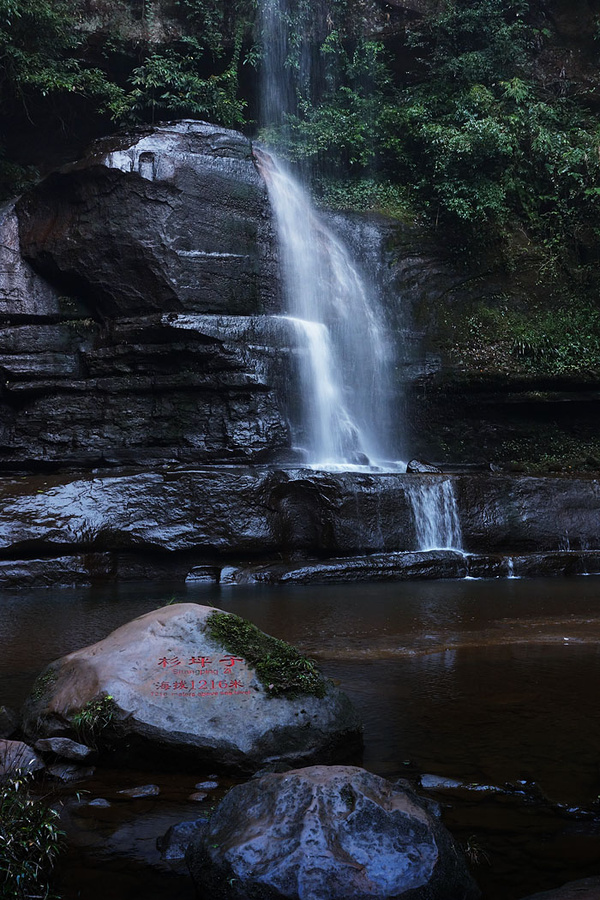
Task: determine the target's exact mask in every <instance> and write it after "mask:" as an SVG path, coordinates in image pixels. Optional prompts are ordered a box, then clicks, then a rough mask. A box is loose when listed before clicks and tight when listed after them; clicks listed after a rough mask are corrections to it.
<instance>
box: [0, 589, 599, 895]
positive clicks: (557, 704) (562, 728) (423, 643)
mask: <svg viewBox="0 0 600 900" xmlns="http://www.w3.org/2000/svg"><path fill="white" fill-rule="evenodd" d="M177 600H185V601H188V602H189V601H192V602H199V603H210V604H212V605H215V606H219V607H221V608H223V609H226V610H228V611H231V612H236V613H238V614H240V615H243V616H246V617H248V618H250V619H252V620H253V621H254V622H256V624H258V625H259V626H260V627H261V628H263V629H264V630H265V631H268V632H270V633H271V634H275V635H277V636H278V637H282V638H285V639H286V640H289V641H292V642H293V643H295V644H297V645H298V646H299V647H300V648H301V649H302V650H303V652H305V653H306V654H308V655H310V656H313V657H314V658H316V659H317V660H318V661H319V663H320V665H321V667H322V668H323V670H324V671H325V673H326V674H327V675H328V676H329V677H330V678H332V679H334V680H335V681H336V682H338V683H339V684H340V686H341V687H342V688H343V689H344V690H345V691H346V692H347V693H348V694H349V695H350V696H351V698H352V700H353V701H354V703H355V704H356V706H357V707H358V709H359V711H360V713H361V715H362V718H363V721H364V723H365V749H364V757H363V760H362V764H363V765H364V766H365V767H366V768H368V769H370V770H371V771H373V772H376V773H378V774H381V775H384V776H386V777H388V778H397V777H403V778H408V779H410V780H412V781H414V782H415V783H419V780H420V779H421V777H422V776H438V781H437V782H436V781H435V780H434V779H431V778H430V779H427V778H426V779H425V781H424V784H425V785H428V786H429V788H428V791H427V792H428V794H429V796H432V797H435V798H436V799H437V800H438V801H439V802H441V804H442V809H443V816H444V821H445V822H446V824H447V825H448V827H450V829H451V830H452V831H453V833H454V834H455V835H456V837H457V838H458V840H459V841H461V842H462V843H463V844H464V845H465V846H467V847H468V848H469V851H470V855H471V858H472V859H473V864H474V874H475V877H476V878H477V880H478V881H479V883H480V885H481V886H482V889H483V891H484V897H485V898H486V900H500V898H502V900H513V898H514V900H516V898H520V897H523V896H525V895H526V894H528V893H532V892H533V891H536V890H543V889H547V888H550V887H554V886H558V885H560V884H562V883H563V882H564V881H567V880H571V879H574V878H582V877H585V876H588V875H593V874H600V810H597V809H596V807H595V806H594V804H595V801H596V800H597V797H598V794H599V793H600V710H599V709H598V704H597V700H596V696H597V688H596V685H597V684H598V679H599V675H600V644H599V637H600V578H596V577H588V578H583V577H582V578H573V579H565V580H546V579H540V580H504V581H462V582H426V583H425V582H424V583H400V584H389V585H364V584H363V585H351V586H348V585H344V586H326V587H293V588H291V587H290V588H284V587H277V588H257V587H254V586H252V587H250V586H249V587H243V586H236V587H232V588H214V587H194V588H193V589H192V588H190V589H187V590H182V589H181V588H178V589H175V588H173V587H172V586H170V585H136V586H127V585H124V586H120V587H118V588H117V587H110V588H106V589H94V590H78V591H76V590H66V589H65V590H60V589H53V590H38V591H32V592H21V593H18V594H17V593H14V594H4V595H3V596H2V598H1V600H0V603H1V609H2V615H1V616H0V646H1V648H2V655H1V658H0V704H1V703H5V704H7V705H12V706H18V705H20V703H21V702H22V700H23V699H24V697H25V696H26V694H27V692H28V690H29V688H30V686H31V684H32V682H33V680H34V678H35V676H36V675H37V673H38V672H39V670H40V669H41V668H42V667H43V666H44V665H45V664H46V663H47V662H49V661H50V660H52V659H55V658H56V657H58V656H60V655H62V654H64V653H66V652H68V651H70V650H73V649H76V648H78V647H81V646H84V645H86V644H89V643H93V642H94V641H96V640H99V639H100V638H102V637H104V636H105V635H106V634H108V633H109V632H110V631H112V630H113V629H114V628H116V627H117V626H118V625H120V624H122V623H123V622H125V621H128V620H129V619H131V618H133V617H135V616H136V615H140V614H142V613H144V612H146V611H148V610H150V609H154V608H156V607H157V606H160V605H163V604H164V603H167V602H171V601H177ZM206 774H207V773H202V772H199V773H198V777H203V776H205V775H206ZM198 777H196V778H195V777H194V776H193V775H192V776H173V775H161V774H160V773H148V772H144V773H141V772H140V773H131V772H127V773H123V772H114V771H113V772H100V771H99V772H97V774H96V776H95V777H94V779H92V781H90V782H89V783H84V784H83V785H78V789H82V788H83V790H86V791H89V794H88V795H85V797H89V798H92V797H100V796H104V797H105V796H109V797H112V796H113V794H114V792H115V791H116V790H117V789H118V788H119V787H123V786H125V787H128V786H131V785H134V784H144V783H148V782H149V781H152V782H153V783H157V784H160V786H161V795H160V796H159V797H158V798H154V799H151V800H138V801H135V802H134V803H129V804H124V803H120V804H113V806H112V807H111V808H109V809H107V810H98V809H96V810H93V809H90V808H89V807H88V806H87V805H86V802H83V803H80V804H70V805H69V806H68V809H67V810H66V811H65V824H66V827H67V830H68V833H69V840H70V851H69V854H68V855H67V856H66V857H65V859H64V861H63V864H62V871H61V882H62V883H61V888H62V891H63V897H64V898H65V900H70V898H75V897H78V896H81V897H86V898H90V900H94V898H96V897H98V898H100V897H101V896H106V892H107V890H108V891H109V892H110V895H111V897H114V898H115V900H121V898H125V897H130V896H131V893H132V890H134V889H135V893H136V894H137V893H140V894H141V892H142V891H143V893H144V895H145V897H148V898H152V897H157V898H158V897H164V896H170V897H171V896H172V897H181V898H182V900H186V898H188V897H189V898H191V897H193V891H192V888H191V885H190V883H189V881H188V879H187V876H186V875H185V870H184V869H182V868H181V867H179V868H177V867H175V868H173V867H171V866H169V865H167V864H165V863H161V862H160V860H159V855H158V851H157V850H156V847H155V841H156V837H158V836H159V835H161V834H162V833H164V831H165V830H166V828H167V827H168V826H169V824H172V823H173V822H177V821H180V820H183V819H186V818H195V817H197V816H198V815H200V814H202V813H203V812H204V811H206V808H207V806H210V804H211V803H213V802H216V800H217V799H218V796H219V791H217V792H215V793H214V794H212V795H210V796H209V797H208V798H207V801H206V803H205V804H194V803H193V802H190V801H189V800H188V799H187V797H188V796H189V794H190V792H191V791H192V790H193V785H194V781H197V780H198ZM440 778H443V779H452V780H453V781H455V782H456V781H457V782H461V784H462V786H461V787H460V788H454V789H452V788H449V787H448V785H447V784H446V786H444V785H443V784H441V785H440V782H439V779H440ZM227 786H228V785H227V783H225V782H222V787H221V793H222V791H223V790H224V789H226V788H227ZM486 787H487V788H489V789H487V790H484V789H483V788H486ZM492 789H493V790H492ZM70 793H71V794H72V793H73V789H71V791H70ZM85 797H84V801H85ZM597 813H598V814H597ZM167 891H168V893H167Z"/></svg>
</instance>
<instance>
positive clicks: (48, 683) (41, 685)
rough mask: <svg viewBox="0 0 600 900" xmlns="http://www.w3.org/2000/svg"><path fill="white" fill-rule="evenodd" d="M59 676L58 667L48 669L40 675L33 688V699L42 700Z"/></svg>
mask: <svg viewBox="0 0 600 900" xmlns="http://www.w3.org/2000/svg"><path fill="white" fill-rule="evenodd" d="M57 678H58V674H57V672H56V669H46V671H45V672H42V673H41V675H38V677H37V678H36V679H35V681H34V683H33V687H32V689H31V699H32V700H36V701H37V700H41V699H42V697H43V696H44V694H46V693H48V691H49V690H50V688H51V687H53V685H54V684H55V683H56V680H57Z"/></svg>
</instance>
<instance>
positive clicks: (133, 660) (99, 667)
mask: <svg viewBox="0 0 600 900" xmlns="http://www.w3.org/2000/svg"><path fill="white" fill-rule="evenodd" d="M23 727H24V730H25V731H26V733H28V734H31V735H33V736H35V737H40V736H41V737H50V736H53V735H64V736H67V737H73V738H75V739H76V740H82V741H83V742H84V743H87V744H93V745H95V746H96V747H97V748H98V750H99V751H100V752H101V753H104V754H108V755H110V756H112V757H113V759H115V760H116V761H119V762H121V763H125V764H126V763H130V762H135V765H136V767H139V766H140V764H141V763H144V762H155V761H156V759H157V757H160V764H161V766H162V767H164V766H168V765H169V764H172V765H176V766H180V765H181V764H186V765H189V766H191V767H199V766H200V765H204V764H206V765H210V766H211V768H218V769H221V770H236V771H241V772H252V771H255V770H256V769H258V768H259V767H260V766H264V765H268V764H271V763H274V762H279V761H284V762H286V763H292V764H297V763H299V762H304V761H307V760H314V759H329V758H331V757H335V756H336V754H337V753H338V752H339V751H340V750H341V749H344V751H348V752H349V751H350V750H351V748H352V747H353V746H356V744H357V743H359V735H360V726H359V722H358V719H357V716H356V713H355V711H354V709H353V708H352V705H351V703H350V701H349V700H348V698H347V697H346V696H345V694H343V693H342V692H341V691H339V690H337V689H335V688H333V687H332V685H331V684H330V683H328V682H327V681H325V680H324V679H323V678H322V677H321V675H320V674H319V673H318V671H317V670H316V668H315V666H314V665H313V664H312V663H311V662H310V661H309V660H305V659H303V657H301V656H300V654H299V653H298V652H297V651H296V650H295V649H294V648H293V647H291V646H290V645H289V644H285V643H284V642H283V641H279V640H277V639H275V638H272V637H269V636H268V635H265V634H263V633H262V632H261V631H259V629H257V628H256V627H255V626H254V625H252V624H251V623H249V622H246V621H245V620H244V619H240V618H239V617H238V616H231V615H229V614H228V613H224V612H221V611H220V610H215V609H214V608H212V607H207V606H200V605H197V604H193V603H181V604H174V605H171V606H166V607H163V608H162V609H158V610H155V611H154V612H151V613H148V614H147V615H144V616H141V617H140V618H138V619H135V620H134V621H133V622H129V623H128V624H127V625H124V626H122V627H121V628H118V629H117V630H116V631H114V632H113V633H112V634H111V635H109V636H108V637H107V638H105V640H103V641H100V642H99V643H97V644H94V645H92V646H90V647H86V648H84V649H83V650H78V651H76V652H75V653H70V654H69V655H68V656H65V657H63V658H62V659H60V660H58V661H56V662H54V663H52V664H51V665H50V666H49V667H48V668H47V669H46V670H45V671H44V672H43V673H42V674H41V675H40V677H39V678H38V680H37V682H36V684H35V685H34V688H33V691H32V694H31V696H30V698H29V700H28V701H27V703H26V706H25V710H24V725H23Z"/></svg>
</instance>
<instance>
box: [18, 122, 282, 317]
mask: <svg viewBox="0 0 600 900" xmlns="http://www.w3.org/2000/svg"><path fill="white" fill-rule="evenodd" d="M17 211H18V216H19V222H20V238H21V249H22V253H23V255H24V257H25V258H26V259H27V260H28V261H29V262H30V263H31V264H32V265H33V266H34V267H35V268H36V269H37V271H39V272H40V273H41V274H43V275H45V276H47V277H49V278H50V279H51V280H52V281H53V282H54V283H55V284H58V285H64V286H65V287H66V288H68V289H69V290H70V291H71V292H72V291H73V289H75V290H80V291H85V294H86V300H87V301H88V302H92V303H93V304H94V308H95V310H96V311H97V313H98V314H99V315H100V316H109V317H112V316H123V315H139V314H144V313H151V312H156V311H158V310H160V311H169V310H173V311H188V312H204V313H227V314H230V315H236V314H238V315H249V314H256V313H263V312H272V311H273V309H274V308H275V307H276V304H277V291H278V283H277V275H276V269H275V262H274V258H273V240H272V231H271V220H270V213H269V208H268V201H267V196H266V192H265V188H264V184H263V182H262V179H261V178H260V176H259V174H258V172H257V171H256V169H255V167H254V164H253V160H252V155H251V145H250V142H249V141H247V140H246V139H245V138H243V137H242V136H241V135H240V134H238V133H237V132H233V131H228V130H226V129H219V128H216V127H214V126H210V125H204V124H203V123H200V122H179V123H174V124H172V125H166V126H164V127H161V128H158V129H154V130H150V131H149V132H147V133H143V132H142V133H141V134H139V135H133V136H130V137H129V138H126V139H124V140H120V141H119V140H109V139H107V140H105V141H103V142H101V143H99V144H98V145H96V148H95V150H94V152H93V153H92V155H90V156H88V157H86V158H85V159H84V160H83V161H82V162H80V163H77V164H75V165H73V166H70V167H67V168H66V169H64V170H62V171H61V172H58V173H55V174H54V175H52V176H50V177H49V178H47V179H46V180H45V181H43V182H42V183H41V185H39V186H38V187H37V188H35V189H34V190H33V191H31V192H29V193H28V194H27V195H26V197H25V198H24V199H23V200H21V201H20V203H19V204H18V207H17Z"/></svg>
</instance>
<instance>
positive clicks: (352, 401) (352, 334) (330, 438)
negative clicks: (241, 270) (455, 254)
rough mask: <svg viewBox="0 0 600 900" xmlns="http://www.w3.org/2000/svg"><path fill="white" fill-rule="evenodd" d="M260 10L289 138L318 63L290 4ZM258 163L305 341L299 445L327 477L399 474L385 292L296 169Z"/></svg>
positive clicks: (269, 102) (294, 421)
mask: <svg viewBox="0 0 600 900" xmlns="http://www.w3.org/2000/svg"><path fill="white" fill-rule="evenodd" d="M259 8H260V21H261V29H262V40H263V78H262V91H261V107H262V120H263V125H265V126H267V127H268V126H273V125H274V126H276V127H279V128H282V127H283V128H285V123H286V116H287V114H289V113H291V112H294V111H295V109H296V104H297V100H298V91H297V89H298V86H299V85H301V86H302V89H303V91H306V89H307V85H310V83H311V79H313V78H314V72H312V71H311V54H310V51H309V49H308V48H307V47H306V46H305V45H302V44H301V43H299V42H298V40H297V35H291V34H290V21H291V15H290V7H289V0H259ZM292 48H294V52H295V53H296V56H297V59H296V62H297V65H296V67H293V66H291V65H290V60H289V57H290V52H291V50H292ZM255 159H256V162H257V165H258V168H259V169H260V171H261V173H262V174H263V177H264V178H265V181H266V184H267V189H268V192H269V199H270V202H271V206H272V209H273V211H274V214H275V221H276V225H277V232H278V242H279V255H280V263H281V276H282V284H283V290H284V297H285V300H284V302H285V311H284V315H285V317H286V318H287V319H288V320H289V321H290V323H291V325H292V328H293V330H294V334H295V340H296V343H295V348H294V349H295V353H296V356H297V358H298V364H297V366H296V369H295V376H296V378H297V386H296V387H295V388H293V389H292V392H293V391H294V390H295V392H296V394H297V395H298V396H295V397H292V398H290V403H289V407H290V409H291V410H293V412H292V413H291V416H290V418H291V422H290V424H291V428H292V434H293V440H294V443H295V444H296V446H297V447H298V448H299V449H301V450H302V451H303V452H304V454H305V458H306V461H307V463H308V464H309V465H313V466H317V467H338V468H339V467H348V466H356V465H361V466H373V465H376V466H380V467H381V466H385V467H388V468H389V467H391V468H398V465H394V462H393V461H394V460H395V459H396V458H397V456H398V452H397V449H396V448H395V447H394V441H393V440H392V438H391V434H392V430H393V429H392V416H391V402H390V400H391V395H392V390H391V377H390V372H391V370H392V366H393V362H394V350H393V345H392V341H391V339H390V334H389V329H388V328H387V327H386V322H385V318H384V315H383V311H382V309H381V306H380V303H379V298H378V296H377V292H376V291H375V290H373V289H372V288H371V286H370V285H368V284H367V282H366V280H365V278H364V277H363V275H362V274H361V272H360V271H359V267H358V265H357V263H356V261H355V260H354V259H353V258H352V256H351V254H350V252H349V251H348V249H347V248H346V246H345V245H344V243H343V241H342V240H341V239H340V238H339V236H338V235H336V234H335V233H334V231H333V230H332V229H331V228H330V227H328V226H327V225H326V223H325V220H324V217H323V216H321V215H319V213H318V212H317V211H316V210H315V208H314V207H313V205H312V203H311V200H310V197H309V195H308V192H307V191H306V190H305V189H304V188H303V187H302V185H301V184H300V183H299V181H298V179H297V178H295V177H294V176H293V175H292V174H291V172H290V171H289V169H288V168H287V167H286V166H285V165H284V164H283V163H282V162H281V161H279V160H277V159H276V158H275V157H274V155H273V154H272V153H271V151H270V150H268V151H267V150H265V151H263V150H261V149H258V148H255ZM400 466H402V464H400Z"/></svg>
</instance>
